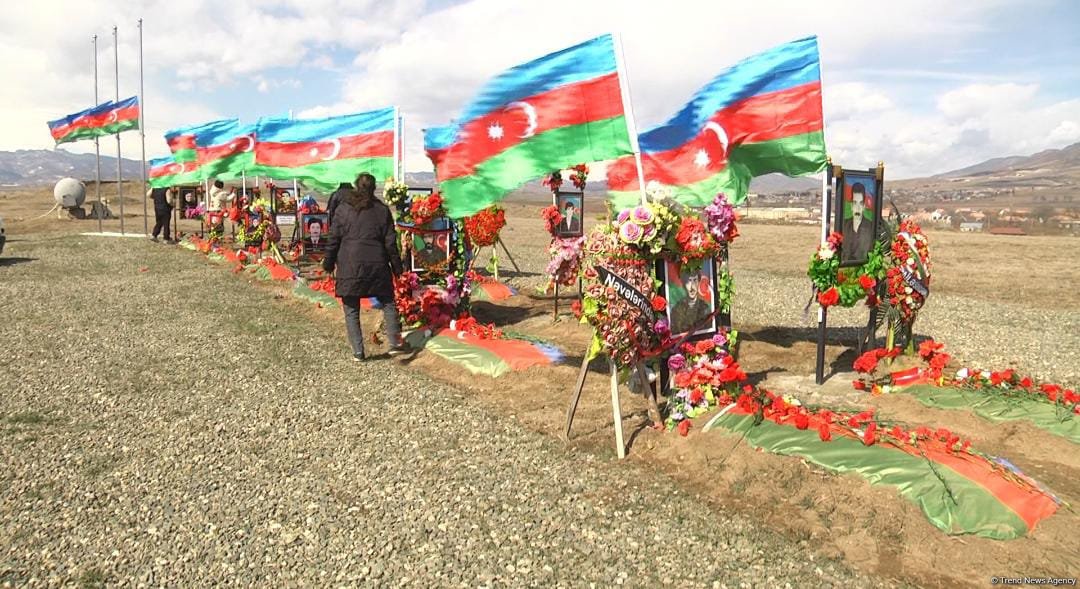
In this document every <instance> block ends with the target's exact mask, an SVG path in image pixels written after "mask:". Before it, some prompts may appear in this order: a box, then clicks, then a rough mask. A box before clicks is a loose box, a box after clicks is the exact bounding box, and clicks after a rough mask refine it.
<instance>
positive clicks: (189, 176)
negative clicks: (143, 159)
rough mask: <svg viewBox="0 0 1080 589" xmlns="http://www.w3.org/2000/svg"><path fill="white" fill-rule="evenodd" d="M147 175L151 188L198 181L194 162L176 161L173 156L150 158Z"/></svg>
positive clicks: (196, 166) (196, 167)
mask: <svg viewBox="0 0 1080 589" xmlns="http://www.w3.org/2000/svg"><path fill="white" fill-rule="evenodd" d="M149 164H150V172H149V175H148V178H149V182H150V187H151V188H164V187H168V186H174V185H176V184H192V183H195V182H198V181H199V177H198V169H199V168H198V165H197V164H196V163H195V162H178V161H176V158H175V157H174V156H171V155H170V156H165V157H162V158H156V159H152V160H150V162H149Z"/></svg>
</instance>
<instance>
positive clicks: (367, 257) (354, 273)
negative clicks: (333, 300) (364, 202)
mask: <svg viewBox="0 0 1080 589" xmlns="http://www.w3.org/2000/svg"><path fill="white" fill-rule="evenodd" d="M335 267H336V268H337V276H336V285H337V296H339V297H346V296H348V297H357V296H358V297H382V298H393V296H394V283H393V276H397V275H400V274H401V272H402V268H401V255H400V254H399V253H398V244H397V230H396V229H395V227H394V218H393V216H392V215H391V214H390V208H389V207H387V206H386V205H385V204H383V203H382V202H381V201H379V200H375V201H374V202H372V205H371V206H370V207H369V208H367V209H363V210H358V209H356V207H354V206H353V204H352V203H351V202H350V201H348V200H344V201H343V202H341V203H340V204H339V206H338V207H337V210H335V211H334V222H333V223H332V224H331V225H330V237H329V239H328V240H327V246H326V258H325V259H324V260H323V269H324V270H326V271H327V272H333V271H334V269H335ZM391 272H393V275H391Z"/></svg>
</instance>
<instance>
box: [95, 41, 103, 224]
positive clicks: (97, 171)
mask: <svg viewBox="0 0 1080 589" xmlns="http://www.w3.org/2000/svg"><path fill="white" fill-rule="evenodd" d="M93 43H94V106H97V105H98V75H97V56H98V50H97V35H94V36H93ZM94 193H95V194H97V202H98V221H97V230H98V233H102V232H103V231H104V229H102V220H101V218H102V217H104V216H105V207H103V206H101V142H100V141H99V140H98V137H94Z"/></svg>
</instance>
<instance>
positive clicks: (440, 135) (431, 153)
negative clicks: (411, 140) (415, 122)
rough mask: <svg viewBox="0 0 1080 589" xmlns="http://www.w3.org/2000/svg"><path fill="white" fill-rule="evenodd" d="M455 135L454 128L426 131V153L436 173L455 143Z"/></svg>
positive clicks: (447, 127) (438, 128) (437, 128)
mask: <svg viewBox="0 0 1080 589" xmlns="http://www.w3.org/2000/svg"><path fill="white" fill-rule="evenodd" d="M454 133H455V131H454V127H453V126H446V127H434V128H431V129H424V153H425V154H427V156H428V159H429V160H431V164H432V165H433V166H435V170H436V171H437V170H438V169H439V164H440V163H442V160H443V156H445V155H446V152H447V150H449V148H450V145H451V144H452V143H453V142H454Z"/></svg>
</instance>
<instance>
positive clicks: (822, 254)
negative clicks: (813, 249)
mask: <svg viewBox="0 0 1080 589" xmlns="http://www.w3.org/2000/svg"><path fill="white" fill-rule="evenodd" d="M834 253H836V252H834V251H833V250H832V248H831V247H829V246H828V245H823V246H821V248H820V249H818V252H817V255H818V257H819V258H821V259H822V260H831V259H832V257H833V254H834Z"/></svg>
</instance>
